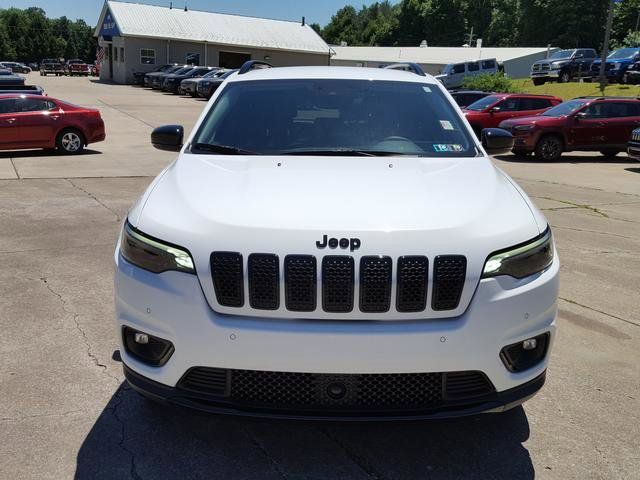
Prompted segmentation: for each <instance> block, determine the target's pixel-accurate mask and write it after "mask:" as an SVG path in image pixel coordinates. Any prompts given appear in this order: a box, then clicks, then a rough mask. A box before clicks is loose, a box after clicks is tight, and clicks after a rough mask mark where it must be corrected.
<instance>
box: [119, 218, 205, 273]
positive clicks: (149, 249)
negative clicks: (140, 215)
mask: <svg viewBox="0 0 640 480" xmlns="http://www.w3.org/2000/svg"><path fill="white" fill-rule="evenodd" d="M120 254H121V255H122V256H123V257H124V258H125V260H127V261H128V262H130V263H133V264H134V265H136V266H138V267H140V268H143V269H145V270H149V271H150V272H153V273H162V272H166V271H169V270H177V271H178V272H186V273H196V270H195V267H194V266H193V259H192V258H191V254H190V253H189V252H188V251H187V250H185V249H183V248H180V247H176V246H173V245H168V244H166V243H163V242H160V241H159V240H155V239H153V238H150V237H147V236H146V235H144V234H142V233H140V232H138V231H136V230H134V229H133V227H131V225H129V222H126V223H125V225H124V229H123V230H122V239H121V241H120Z"/></svg>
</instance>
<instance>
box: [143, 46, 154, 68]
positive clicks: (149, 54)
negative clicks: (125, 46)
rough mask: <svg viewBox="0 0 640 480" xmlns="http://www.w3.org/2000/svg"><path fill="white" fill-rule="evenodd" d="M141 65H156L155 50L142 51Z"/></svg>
mask: <svg viewBox="0 0 640 480" xmlns="http://www.w3.org/2000/svg"><path fill="white" fill-rule="evenodd" d="M140 63H141V64H142V65H155V64H156V51H155V50H154V49H153V48H141V49H140Z"/></svg>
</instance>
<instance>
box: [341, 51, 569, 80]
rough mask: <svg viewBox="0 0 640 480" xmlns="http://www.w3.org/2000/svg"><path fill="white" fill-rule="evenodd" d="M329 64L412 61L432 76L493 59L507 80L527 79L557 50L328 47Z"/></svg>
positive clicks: (370, 65)
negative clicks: (451, 67) (534, 67)
mask: <svg viewBox="0 0 640 480" xmlns="http://www.w3.org/2000/svg"><path fill="white" fill-rule="evenodd" d="M331 50H332V57H331V64H332V65H342V66H358V67H380V66H384V65H388V64H390V63H397V62H414V63H418V64H420V65H421V66H422V68H424V70H425V71H426V72H428V73H430V74H432V75H436V74H438V73H440V71H441V70H442V68H443V67H444V66H445V65H447V64H450V63H453V64H455V63H463V62H472V61H476V60H484V59H491V58H494V59H496V60H497V62H498V64H499V65H501V67H502V69H503V70H504V73H505V74H506V75H507V76H509V77H510V78H527V77H528V76H529V73H530V71H531V65H533V63H534V62H536V61H538V60H542V59H544V58H547V55H548V54H549V53H553V52H555V51H556V50H558V49H557V48H550V47H539V48H498V47H489V48H476V47H427V46H422V47H337V46H333V47H331Z"/></svg>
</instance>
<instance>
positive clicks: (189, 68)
mask: <svg viewBox="0 0 640 480" xmlns="http://www.w3.org/2000/svg"><path fill="white" fill-rule="evenodd" d="M191 70H193V67H184V68H181V69H180V70H176V71H175V72H172V73H173V74H174V75H183V74H185V73H187V72H190V71H191Z"/></svg>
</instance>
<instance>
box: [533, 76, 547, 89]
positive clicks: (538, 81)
mask: <svg viewBox="0 0 640 480" xmlns="http://www.w3.org/2000/svg"><path fill="white" fill-rule="evenodd" d="M545 82H546V80H545V79H544V78H534V79H533V84H534V85H535V86H536V87H538V86H540V85H544V84H545Z"/></svg>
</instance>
